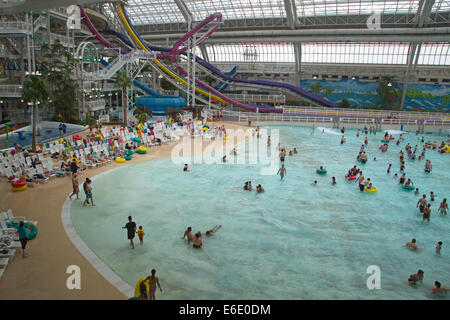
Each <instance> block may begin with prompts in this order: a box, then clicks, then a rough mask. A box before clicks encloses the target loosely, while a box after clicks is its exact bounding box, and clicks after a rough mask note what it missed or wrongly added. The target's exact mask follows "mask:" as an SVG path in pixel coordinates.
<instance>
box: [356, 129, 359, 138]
mask: <svg viewBox="0 0 450 320" xmlns="http://www.w3.org/2000/svg"><path fill="white" fill-rule="evenodd" d="M356 136H357V137H359V129H358V130H356Z"/></svg>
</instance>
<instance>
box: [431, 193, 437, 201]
mask: <svg viewBox="0 0 450 320" xmlns="http://www.w3.org/2000/svg"><path fill="white" fill-rule="evenodd" d="M435 197H436V196H435V195H434V194H433V191H431V192H430V201H434V198H435Z"/></svg>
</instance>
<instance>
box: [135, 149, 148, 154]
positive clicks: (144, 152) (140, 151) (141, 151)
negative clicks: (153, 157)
mask: <svg viewBox="0 0 450 320" xmlns="http://www.w3.org/2000/svg"><path fill="white" fill-rule="evenodd" d="M136 153H139V154H146V153H147V151H143V150H138V151H136Z"/></svg>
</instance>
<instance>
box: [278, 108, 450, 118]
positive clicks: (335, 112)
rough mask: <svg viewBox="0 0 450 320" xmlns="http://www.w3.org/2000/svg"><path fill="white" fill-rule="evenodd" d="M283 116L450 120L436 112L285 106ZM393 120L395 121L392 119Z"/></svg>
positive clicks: (446, 115) (448, 116)
mask: <svg viewBox="0 0 450 320" xmlns="http://www.w3.org/2000/svg"><path fill="white" fill-rule="evenodd" d="M283 109H284V113H285V114H297V115H302V114H303V115H306V114H311V113H320V114H323V115H324V116H348V115H349V114H351V115H352V116H355V117H377V118H380V117H381V118H383V119H390V117H393V116H394V117H395V118H398V119H401V118H417V119H425V120H427V119H429V120H433V119H441V120H450V113H438V112H408V111H396V110H374V109H350V108H326V107H301V106H294V107H291V106H286V107H284V108H283ZM394 120H395V119H394Z"/></svg>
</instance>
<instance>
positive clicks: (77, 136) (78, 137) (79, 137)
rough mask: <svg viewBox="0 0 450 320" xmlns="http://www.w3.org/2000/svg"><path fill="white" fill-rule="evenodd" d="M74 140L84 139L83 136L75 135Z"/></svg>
mask: <svg viewBox="0 0 450 320" xmlns="http://www.w3.org/2000/svg"><path fill="white" fill-rule="evenodd" d="M72 138H73V140H76V141H78V140H81V139H82V138H81V136H80V135H78V134H74V135H73V137H72Z"/></svg>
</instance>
